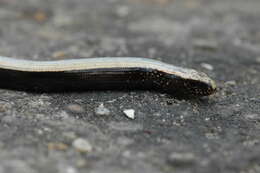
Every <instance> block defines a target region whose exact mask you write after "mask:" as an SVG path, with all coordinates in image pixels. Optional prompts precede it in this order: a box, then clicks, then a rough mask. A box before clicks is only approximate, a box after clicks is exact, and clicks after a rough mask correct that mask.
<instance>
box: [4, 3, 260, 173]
mask: <svg viewBox="0 0 260 173" xmlns="http://www.w3.org/2000/svg"><path fill="white" fill-rule="evenodd" d="M0 55H3V56H9V57H15V58H23V59H33V60H59V59H68V58H81V57H103V56H120V57H121V56H122V57H123V56H138V57H148V58H154V59H158V60H161V61H164V62H168V63H171V64H175V65H179V66H184V67H190V68H194V69H197V70H199V71H203V72H205V73H207V74H208V75H209V76H210V77H212V78H213V79H214V80H216V82H217V85H218V88H219V90H218V92H217V93H216V94H215V95H214V96H212V97H210V98H208V99H199V100H196V101H194V100H191V101H187V100H176V99H174V98H171V97H170V96H167V95H164V94H158V93H150V92H137V91H131V92H130V91H129V92H110V91H104V92H86V93H81V94H79V93H70V94H68V93H67V94H65V93H64V94H60V95H59V94H42V95H35V94H30V93H24V92H16V91H8V90H3V89H1V90H0V95H1V96H0V98H1V100H0V119H1V121H0V173H2V172H3V173H13V172H20V173H21V172H24V173H31V172H50V173H51V172H53V173H54V172H55V173H56V172H62V173H77V172H86V171H87V172H88V171H89V172H91V173H101V172H109V173H110V172H111V173H112V172H113V173H114V172H125V173H127V172H136V173H138V172H144V173H145V172H147V173H153V172H154V173H158V172H177V173H194V172H197V173H203V172H205V173H208V172H211V173H219V172H226V173H238V172H239V173H259V172H260V165H259V163H260V155H259V153H260V147H259V144H260V142H259V140H260V136H259V134H260V124H259V122H260V121H259V120H260V118H259V117H260V114H259V112H260V100H259V98H260V77H259V74H260V1H259V0H247V1H246V0H0ZM101 104H104V105H105V107H106V108H107V109H109V112H110V113H109V115H108V116H100V115H97V112H96V108H98V107H99V105H101ZM126 108H132V109H135V111H136V119H135V120H129V119H127V118H126V117H125V116H124V115H123V114H122V110H123V109H126ZM82 141H83V142H82Z"/></svg>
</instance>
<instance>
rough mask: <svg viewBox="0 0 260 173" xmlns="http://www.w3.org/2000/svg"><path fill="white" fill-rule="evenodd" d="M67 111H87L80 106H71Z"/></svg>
mask: <svg viewBox="0 0 260 173" xmlns="http://www.w3.org/2000/svg"><path fill="white" fill-rule="evenodd" d="M67 109H68V110H69V111H71V112H73V113H84V112H85V109H84V108H83V107H82V106H80V105H78V104H69V105H68V106H67Z"/></svg>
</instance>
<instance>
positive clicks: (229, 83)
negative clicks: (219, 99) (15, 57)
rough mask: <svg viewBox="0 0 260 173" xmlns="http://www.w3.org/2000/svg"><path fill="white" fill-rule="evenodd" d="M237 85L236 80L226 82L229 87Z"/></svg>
mask: <svg viewBox="0 0 260 173" xmlns="http://www.w3.org/2000/svg"><path fill="white" fill-rule="evenodd" d="M236 84H237V83H236V81H234V80H231V81H227V82H225V85H228V86H235V85H236Z"/></svg>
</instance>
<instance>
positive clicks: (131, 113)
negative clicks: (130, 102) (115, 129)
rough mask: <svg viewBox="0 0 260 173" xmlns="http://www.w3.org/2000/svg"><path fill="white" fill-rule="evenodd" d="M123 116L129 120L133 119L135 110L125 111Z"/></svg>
mask: <svg viewBox="0 0 260 173" xmlns="http://www.w3.org/2000/svg"><path fill="white" fill-rule="evenodd" d="M124 113H125V115H126V116H127V117H128V118H130V119H135V110H134V109H126V110H124Z"/></svg>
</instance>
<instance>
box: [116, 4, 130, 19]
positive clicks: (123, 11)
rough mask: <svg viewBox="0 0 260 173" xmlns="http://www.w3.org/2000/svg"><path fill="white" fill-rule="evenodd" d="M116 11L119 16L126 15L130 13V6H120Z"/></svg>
mask: <svg viewBox="0 0 260 173" xmlns="http://www.w3.org/2000/svg"><path fill="white" fill-rule="evenodd" d="M116 13H117V15H118V16H119V17H126V16H127V15H128V14H129V8H128V7H127V6H119V7H117V9H116Z"/></svg>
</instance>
